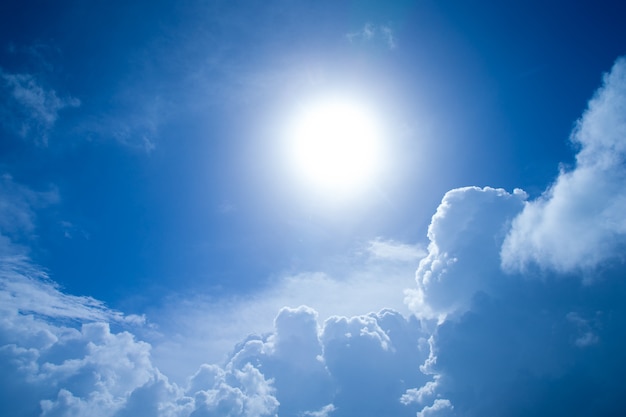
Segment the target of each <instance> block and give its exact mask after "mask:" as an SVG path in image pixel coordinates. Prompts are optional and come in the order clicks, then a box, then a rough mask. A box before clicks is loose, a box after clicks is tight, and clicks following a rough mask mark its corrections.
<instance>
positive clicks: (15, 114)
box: [0, 68, 80, 145]
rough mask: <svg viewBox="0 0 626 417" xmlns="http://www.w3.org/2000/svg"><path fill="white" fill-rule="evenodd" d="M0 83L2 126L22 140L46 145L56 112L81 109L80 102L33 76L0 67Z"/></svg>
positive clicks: (54, 121)
mask: <svg viewBox="0 0 626 417" xmlns="http://www.w3.org/2000/svg"><path fill="white" fill-rule="evenodd" d="M0 80H1V81H2V84H1V86H0V91H1V92H2V93H1V94H2V97H3V103H2V104H1V106H2V107H1V108H0V111H1V115H2V124H3V125H4V126H5V127H6V128H8V129H10V130H12V131H13V132H14V133H17V134H19V135H20V136H22V137H23V138H30V139H33V140H34V141H35V142H37V143H39V144H42V145H47V144H48V135H49V133H50V131H51V130H52V128H53V127H54V124H55V123H56V121H57V119H58V115H59V112H60V111H61V110H63V109H64V108H67V107H78V106H80V100H79V99H77V98H75V97H72V96H66V97H60V96H59V95H58V94H57V92H56V91H55V90H54V89H51V88H46V87H44V86H43V84H42V83H41V81H40V80H38V79H37V78H36V77H35V76H34V75H32V74H13V73H7V72H5V71H4V70H2V69H1V68H0Z"/></svg>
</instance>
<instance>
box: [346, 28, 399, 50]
mask: <svg viewBox="0 0 626 417" xmlns="http://www.w3.org/2000/svg"><path fill="white" fill-rule="evenodd" d="M346 38H347V39H348V41H350V42H352V43H354V42H371V41H374V40H379V41H382V42H384V44H385V45H386V46H387V48H389V49H395V48H396V47H397V40H396V37H395V35H394V33H393V30H392V29H391V27H389V26H386V25H374V24H372V23H366V24H365V25H363V27H362V28H361V29H359V30H357V31H355V32H350V33H348V34H347V35H346Z"/></svg>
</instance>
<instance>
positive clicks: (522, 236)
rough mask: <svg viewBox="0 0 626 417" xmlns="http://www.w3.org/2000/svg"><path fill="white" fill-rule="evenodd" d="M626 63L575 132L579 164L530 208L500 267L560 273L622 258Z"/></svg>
mask: <svg viewBox="0 0 626 417" xmlns="http://www.w3.org/2000/svg"><path fill="white" fill-rule="evenodd" d="M624 108H626V59H624V58H621V59H619V60H618V61H617V62H616V63H615V65H614V67H613V69H612V70H611V72H610V73H608V74H607V75H605V77H604V83H603V86H602V88H600V89H599V90H598V92H597V93H596V95H595V97H594V98H593V99H592V100H591V101H590V102H589V107H588V109H587V111H586V112H585V113H584V115H583V116H582V118H581V119H580V120H579V121H578V124H577V127H576V129H575V130H574V132H573V134H572V141H573V142H574V143H575V144H576V145H578V146H580V151H579V152H578V154H577V155H576V166H575V168H574V169H573V170H572V171H563V172H561V174H560V175H559V177H558V178H557V179H556V181H555V182H554V184H553V185H552V186H551V187H550V188H549V189H548V190H547V191H546V192H545V193H544V195H543V196H542V197H541V198H539V199H537V200H535V201H531V202H529V203H527V204H526V206H525V207H524V212H523V213H522V214H521V215H520V216H519V217H518V218H517V219H515V222H514V224H513V228H512V230H511V232H510V233H509V235H508V236H507V238H506V241H505V243H504V246H503V247H502V264H503V266H504V267H505V268H507V269H508V270H511V271H523V270H524V269H525V268H526V267H527V266H528V265H529V264H536V265H539V266H540V267H542V268H550V269H555V270H558V271H560V272H572V271H577V270H581V269H589V268H593V267H595V266H596V265H597V264H598V263H600V262H604V261H609V260H611V259H615V258H620V260H623V255H622V253H623V249H624V247H625V244H626V216H624V213H626V186H625V184H626V170H624V160H625V158H626V113H625V112H624Z"/></svg>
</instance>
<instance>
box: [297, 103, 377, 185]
mask: <svg viewBox="0 0 626 417" xmlns="http://www.w3.org/2000/svg"><path fill="white" fill-rule="evenodd" d="M289 130H290V132H289V135H288V136H289V141H288V147H289V156H288V157H289V159H290V161H291V163H292V165H293V167H294V171H295V172H296V173H297V174H298V176H299V177H300V178H302V179H303V180H305V181H306V182H307V183H308V184H309V185H310V186H312V187H315V188H317V189H320V190H324V191H334V192H342V193H345V192H351V191H357V190H359V189H362V188H363V187H365V186H367V185H368V184H369V183H370V182H371V181H372V180H373V178H374V177H375V175H376V174H377V172H378V171H379V169H380V166H381V157H382V155H381V153H382V146H381V131H380V127H379V126H378V123H377V118H376V117H375V114H374V113H373V112H372V111H371V110H370V109H369V108H367V106H365V105H363V104H362V103H359V102H357V101H354V100H349V99H346V98H336V97H327V98H323V99H320V100H316V101H314V102H311V103H310V104H309V105H307V106H304V107H303V108H302V109H300V112H299V113H298V114H297V115H296V116H295V118H294V121H293V124H292V125H291V128H290V129H289Z"/></svg>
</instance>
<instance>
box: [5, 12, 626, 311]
mask: <svg viewBox="0 0 626 417" xmlns="http://www.w3.org/2000/svg"><path fill="white" fill-rule="evenodd" d="M0 15H1V16H2V25H1V27H2V29H1V39H2V40H3V45H2V54H1V65H2V70H3V71H4V72H6V73H9V72H11V73H32V74H35V75H36V76H37V77H38V80H40V82H41V84H42V85H43V86H45V87H46V88H50V89H52V90H54V91H55V92H56V94H57V96H59V97H70V96H71V97H75V98H77V99H78V100H80V106H79V107H76V108H66V109H63V110H60V113H59V115H60V117H59V118H58V121H57V122H56V124H55V126H54V130H53V131H50V132H49V133H48V135H49V140H48V143H47V144H46V145H39V146H33V138H30V137H28V138H23V137H22V138H20V137H19V135H16V134H15V133H14V132H10V131H5V132H3V134H2V161H1V162H2V164H3V169H4V171H6V172H9V173H10V174H11V175H12V176H13V177H14V178H15V179H16V180H17V181H19V182H21V183H24V184H28V185H29V186H32V187H33V188H35V189H39V190H41V189H45V188H46V187H50V186H54V187H56V189H57V190H58V192H59V195H60V199H59V202H58V203H56V204H53V205H51V206H49V207H47V208H46V210H45V215H44V216H43V217H42V219H41V220H40V223H41V224H40V226H39V229H38V234H37V237H36V238H34V239H35V240H34V242H32V246H33V256H34V259H36V260H37V261H38V262H40V263H41V264H43V265H45V266H46V267H47V268H49V270H50V273H51V275H52V276H53V277H54V279H56V280H58V282H59V283H60V284H61V285H62V286H63V287H64V288H66V289H67V290H68V291H70V292H74V293H79V294H88V295H92V296H95V297H98V298H100V299H103V300H106V301H107V302H108V303H111V304H112V305H116V304H117V303H118V302H119V301H120V300H123V299H124V297H126V296H127V295H128V293H129V292H130V293H131V294H132V293H135V292H137V291H139V289H140V288H142V289H147V290H148V291H152V290H154V291H156V294H162V292H163V291H165V292H167V291H170V290H181V289H186V288H188V289H190V290H191V291H194V290H195V289H196V288H198V287H200V288H201V287H206V288H213V289H214V290H216V291H226V292H231V291H234V292H247V291H250V290H253V289H254V288H258V287H259V286H262V285H263V282H264V280H265V278H267V277H268V276H270V275H272V274H276V273H280V272H281V271H284V270H290V269H292V268H302V269H310V268H314V267H315V266H316V265H320V264H321V265H323V264H325V263H326V262H327V261H328V260H329V259H331V258H332V257H333V255H335V254H337V253H342V252H346V253H347V252H349V251H351V250H353V248H354V247H355V246H356V245H358V244H359V243H360V242H363V241H366V240H368V239H371V238H374V237H376V236H384V237H388V238H397V239H400V240H405V241H412V242H418V241H421V240H423V239H424V237H425V231H426V226H427V225H428V222H429V217H430V214H432V213H433V212H434V209H435V208H436V205H437V204H438V202H439V200H440V199H441V196H442V195H443V193H444V192H445V191H446V190H448V189H450V188H453V187H457V186H464V185H479V186H483V185H492V186H497V187H504V188H506V189H507V190H512V189H513V188H515V187H520V188H523V189H525V190H526V191H527V192H529V193H530V194H531V195H537V194H538V193H540V192H541V191H543V189H544V188H545V187H546V186H547V185H548V184H549V182H550V181H551V179H552V178H553V176H554V175H555V173H556V170H557V168H558V164H559V163H560V162H565V163H571V162H572V161H573V159H572V158H573V153H574V151H575V149H573V148H572V146H571V145H570V144H569V143H568V136H569V133H570V131H571V128H572V126H573V124H574V122H575V120H576V119H577V118H578V117H579V116H580V113H581V109H583V108H584V106H585V103H586V100H587V99H588V97H589V96H590V94H591V92H593V90H594V88H595V87H596V86H597V85H598V83H599V81H600V74H601V73H602V72H603V71H605V70H606V69H607V68H609V67H610V65H611V63H612V62H613V60H614V59H615V57H616V56H618V55H620V54H621V53H623V52H624V51H623V49H624V45H623V35H624V29H623V25H622V22H621V18H620V16H623V15H624V10H623V6H620V5H619V2H606V3H605V4H603V5H598V4H597V3H592V2H575V3H574V4H570V3H569V2H567V3H566V2H550V3H548V4H544V3H540V2H518V3H514V4H508V3H507V4H504V3H502V4H501V3H494V2H489V1H480V2H472V3H471V4H470V3H463V2H430V1H423V2H422V1H418V2H398V3H394V2H392V3H391V4H388V5H386V4H382V3H377V2H303V3H300V4H298V5H295V4H292V3H289V2H275V3H272V4H262V5H261V4H260V3H259V4H252V3H245V4H243V3H241V4H239V3H233V2H209V3H206V4H203V3H187V4H180V3H176V4H174V3H173V2H147V3H141V2H131V3H129V2H118V3H111V2H90V3H85V2H70V1H68V2H55V3H50V2H5V3H3V5H2V11H1V13H0ZM367 24H369V25H389V27H390V28H392V29H393V36H394V37H395V38H397V40H396V41H395V42H396V43H397V45H394V47H393V48H389V47H388V45H387V44H386V43H385V42H384V40H382V39H369V40H366V39H357V40H353V41H348V40H347V38H346V35H347V34H348V33H352V32H358V31H359V30H361V29H362V27H363V26H364V25H367ZM306 72H309V73H310V74H309V75H308V78H309V80H307V79H306V78H307V75H306V74H305V73H306ZM315 77H317V78H318V80H315V79H314V78H315ZM337 87H340V88H342V89H343V88H347V89H352V90H357V91H359V92H364V94H367V95H370V96H373V97H374V99H375V100H378V101H379V102H380V103H381V107H384V109H385V112H386V113H387V114H385V117H386V123H388V124H390V125H392V126H393V127H394V128H395V132H394V134H396V135H400V132H401V130H402V128H403V126H404V127H406V128H407V129H411V130H412V131H413V132H412V134H411V135H409V136H407V135H405V137H403V138H395V139H393V140H394V141H395V144H396V146H397V147H398V148H399V149H397V153H398V156H397V161H392V164H395V165H396V166H395V167H394V168H393V175H391V176H389V178H387V179H386V182H384V183H381V184H379V185H378V186H377V188H378V189H377V191H375V192H374V191H372V192H373V194H372V195H371V196H370V197H371V198H370V199H368V200H363V201H360V202H358V204H357V206H358V207H356V209H355V208H354V207H350V208H349V211H352V210H355V211H354V212H353V214H351V215H350V216H345V215H339V216H336V217H333V216H334V215H333V214H329V213H328V212H324V210H323V209H321V210H318V209H316V208H315V205H314V204H311V202H310V201H308V200H307V199H306V198H302V197H303V196H304V195H306V194H307V190H306V189H304V188H301V189H299V190H295V191H294V190H293V189H289V190H287V189H286V188H285V185H284V181H283V182H281V178H279V176H281V175H283V176H284V175H285V174H284V173H280V174H277V173H276V169H274V168H275V167H276V165H277V164H280V161H275V160H271V151H268V148H270V146H269V145H268V142H271V140H272V138H271V135H272V134H273V133H274V132H273V131H272V129H274V131H275V128H276V125H280V123H286V121H285V120H282V121H281V117H283V119H286V117H285V116H284V115H285V114H287V113H288V110H289V107H290V106H293V105H294V103H297V102H298V100H304V99H305V98H306V95H307V94H310V93H311V92H315V91H316V90H324V89H333V88H337ZM281 115H283V116H281ZM270 123H271V124H273V125H274V126H270ZM12 133H13V134H12ZM148 142H149V143H150V145H146V144H147V143H148ZM152 146H153V147H154V149H152V148H151V147H152ZM287 175H288V174H287ZM348 217H349V218H348ZM43 219H45V221H44V220H43ZM61 222H69V223H71V224H72V225H73V227H74V228H76V233H75V234H76V236H73V237H72V239H67V238H65V237H64V233H62V232H61V231H60V229H61V226H59V225H60V224H61ZM70 259H71V262H70V261H69V260H70Z"/></svg>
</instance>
